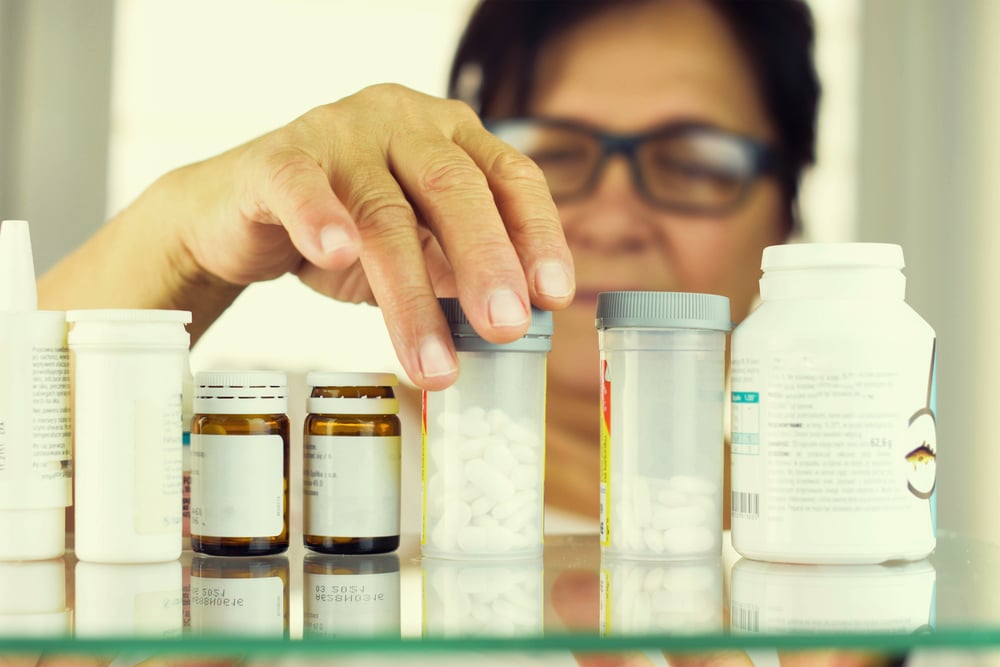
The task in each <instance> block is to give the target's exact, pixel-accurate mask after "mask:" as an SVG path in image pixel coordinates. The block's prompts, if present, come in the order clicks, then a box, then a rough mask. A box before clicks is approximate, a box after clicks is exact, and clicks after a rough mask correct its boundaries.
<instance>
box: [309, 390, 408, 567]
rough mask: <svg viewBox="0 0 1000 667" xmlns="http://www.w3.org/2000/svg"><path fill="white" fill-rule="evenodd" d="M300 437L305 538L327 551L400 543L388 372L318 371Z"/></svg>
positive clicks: (395, 408)
mask: <svg viewBox="0 0 1000 667" xmlns="http://www.w3.org/2000/svg"><path fill="white" fill-rule="evenodd" d="M306 383H307V384H308V385H309V386H310V387H312V391H311V392H310V394H309V399H308V401H307V409H308V411H309V414H308V415H307V416H306V421H305V433H304V437H303V448H304V452H303V456H302V465H303V479H302V492H303V510H304V514H303V529H302V532H303V541H304V543H305V546H306V547H307V548H309V549H312V550H313V551H317V552H320V553H327V554H375V553H385V552H388V551H394V550H396V548H398V547H399V488H400V455H401V428H400V423H399V417H398V416H397V413H398V412H399V401H398V400H397V399H396V395H395V392H394V390H393V387H395V386H396V385H397V384H398V380H397V379H396V376H395V375H394V374H392V373H324V372H313V373H309V374H308V376H307V377H306Z"/></svg>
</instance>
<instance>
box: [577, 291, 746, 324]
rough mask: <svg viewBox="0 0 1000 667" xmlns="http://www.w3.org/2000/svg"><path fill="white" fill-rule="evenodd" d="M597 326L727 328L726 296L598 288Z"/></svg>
mask: <svg viewBox="0 0 1000 667" xmlns="http://www.w3.org/2000/svg"><path fill="white" fill-rule="evenodd" d="M595 325H596V326H597V328H598V329H610V328H613V327H632V328H639V329H710V330H713V331H729V330H730V329H732V322H731V321H730V319H729V298H728V297H725V296H719V295H717V294H694V293H691V292H601V293H600V294H598V295H597V320H596V322H595Z"/></svg>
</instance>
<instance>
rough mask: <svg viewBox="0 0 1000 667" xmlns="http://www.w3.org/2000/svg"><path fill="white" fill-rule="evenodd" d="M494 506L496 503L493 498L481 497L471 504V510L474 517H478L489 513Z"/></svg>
mask: <svg viewBox="0 0 1000 667" xmlns="http://www.w3.org/2000/svg"><path fill="white" fill-rule="evenodd" d="M494 505H496V503H494V502H493V499H492V498H487V497H486V496H480V497H479V498H476V499H475V500H473V501H472V502H471V503H470V504H469V509H470V510H472V516H474V517H477V516H482V515H484V514H487V513H489V511H490V510H492V509H493V507H494Z"/></svg>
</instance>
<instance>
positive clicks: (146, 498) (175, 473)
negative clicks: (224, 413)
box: [132, 395, 181, 535]
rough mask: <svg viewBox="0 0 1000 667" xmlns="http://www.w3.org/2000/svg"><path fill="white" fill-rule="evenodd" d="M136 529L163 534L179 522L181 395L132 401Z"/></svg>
mask: <svg viewBox="0 0 1000 667" xmlns="http://www.w3.org/2000/svg"><path fill="white" fill-rule="evenodd" d="M134 414H135V422H134V430H135V436H134V442H135V459H134V460H135V476H134V479H135V489H134V492H133V493H134V498H135V508H134V510H135V511H133V512H132V517H133V525H134V527H135V531H136V532H137V533H139V534H140V535H164V534H169V533H171V532H175V531H177V529H178V528H179V526H180V525H181V511H180V502H181V445H180V435H181V426H180V424H181V397H180V395H176V396H168V397H164V399H163V400H161V401H149V400H140V401H136V402H135V411H134Z"/></svg>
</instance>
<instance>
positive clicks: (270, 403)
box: [194, 371, 288, 415]
mask: <svg viewBox="0 0 1000 667" xmlns="http://www.w3.org/2000/svg"><path fill="white" fill-rule="evenodd" d="M287 410H288V378H287V376H286V375H285V374H284V373H283V372H281V371H202V372H200V373H198V374H197V375H195V378H194V411H195V413H196V414H208V415H213V414H214V415H275V414H284V413H285V412H286V411H287Z"/></svg>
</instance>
